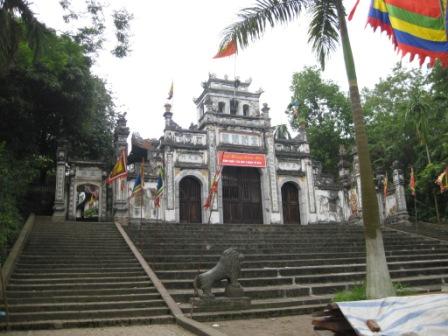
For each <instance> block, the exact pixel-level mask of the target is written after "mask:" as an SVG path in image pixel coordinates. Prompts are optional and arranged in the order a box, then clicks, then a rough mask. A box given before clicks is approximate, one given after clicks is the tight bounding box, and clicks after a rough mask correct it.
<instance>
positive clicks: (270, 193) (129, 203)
mask: <svg viewBox="0 0 448 336" xmlns="http://www.w3.org/2000/svg"><path fill="white" fill-rule="evenodd" d="M250 84H251V83H250V81H240V80H228V79H220V78H216V77H215V76H213V75H209V78H208V80H207V81H205V82H203V83H202V93H201V94H200V95H199V97H198V98H196V99H195V100H194V102H195V104H196V112H197V123H192V124H191V125H190V127H189V128H188V129H186V128H182V127H180V126H179V125H178V124H176V122H175V121H174V120H175V109H174V108H173V106H171V104H170V103H167V104H166V105H165V106H164V108H165V110H164V112H163V118H164V119H165V129H164V131H163V135H162V136H161V137H160V138H148V139H144V138H142V137H141V136H140V135H138V134H136V133H134V134H132V136H131V146H130V148H128V137H129V134H130V131H129V129H128V128H127V126H126V119H125V117H124V116H121V117H120V118H119V120H118V123H117V128H116V131H115V149H116V154H117V156H118V155H119V153H120V152H121V151H122V150H125V152H126V153H127V154H128V156H127V159H128V160H127V164H128V177H127V179H122V180H117V181H115V182H114V183H113V184H112V186H111V187H109V188H106V187H105V186H104V183H103V182H104V179H105V178H106V176H107V173H106V172H105V171H104V169H102V168H101V167H102V166H101V165H100V164H98V163H96V164H91V165H89V164H88V163H81V162H71V161H70V160H69V159H68V158H67V154H66V153H65V152H64V149H63V147H62V146H61V147H60V149H59V154H58V157H60V158H61V160H58V168H57V169H58V170H57V171H58V176H59V175H61V176H62V174H64V176H63V177H57V182H59V183H57V185H56V196H57V199H56V201H55V216H59V217H66V218H70V219H75V218H79V216H80V215H81V214H80V209H79V204H80V202H81V200H80V199H79V196H80V193H82V192H87V194H88V195H89V196H90V198H89V202H90V205H92V206H93V205H94V204H95V203H94V202H97V205H98V211H97V215H98V219H99V220H103V219H106V218H111V217H114V218H115V219H116V220H122V221H129V220H130V221H138V220H143V221H157V222H176V223H208V222H210V223H213V224H218V223H219V224H222V223H223V224H226V223H254V224H261V223H263V224H296V225H298V224H301V225H307V224H313V223H319V222H349V221H355V222H356V221H359V219H360V218H361V199H360V197H361V196H360V195H361V193H360V179H359V168H358V165H357V157H356V155H355V154H353V153H348V152H346V151H345V150H344V149H341V151H340V153H339V154H340V162H339V176H329V175H326V174H324V173H322V171H321V168H320V165H319V163H318V162H315V161H313V160H312V155H311V153H310V147H309V144H308V141H307V136H306V128H305V127H301V128H299V130H298V134H297V135H296V136H295V137H294V138H281V137H280V136H279V134H276V132H275V128H274V127H272V125H271V120H270V115H269V113H270V109H269V107H268V105H267V104H263V105H262V106H260V95H261V94H262V91H261V90H258V91H255V92H254V91H251V90H250ZM161 114H162V113H161ZM141 165H144V167H143V169H141V168H142V167H141ZM65 166H69V167H71V168H70V169H69V172H68V173H67V171H66V170H65V169H64V168H63V167H65ZM73 166H74V167H75V169H73V168H72V167H73ZM161 168H163V172H164V173H163V177H162V181H163V188H164V191H163V193H162V196H161V198H160V205H159V206H158V207H157V206H156V205H155V202H154V198H155V195H156V190H157V181H158V179H160V178H159V175H161V174H160V172H161ZM142 170H143V171H144V192H143V193H142V194H141V195H140V196H138V197H137V196H136V197H131V195H132V189H133V187H134V183H135V179H136V176H137V174H138V172H141V171H142ZM217 172H220V174H219V175H218V176H219V177H220V178H219V180H218V184H217V192H216V197H213V199H212V202H211V204H210V206H209V207H204V204H205V203H206V202H207V197H208V195H209V190H210V186H211V184H212V181H213V179H214V178H215V175H216V174H217ZM59 173H60V174H59ZM89 174H90V175H91V176H92V179H91V180H89V178H88V177H89ZM102 181H103V182H102ZM377 181H378V183H377V184H378V202H379V205H380V212H381V216H382V220H386V219H388V220H392V219H393V218H395V219H397V218H399V219H403V218H406V217H407V211H406V202H405V198H404V186H403V177H402V175H401V173H400V170H399V169H398V168H396V169H395V170H394V175H393V183H389V184H390V186H389V189H388V192H387V193H383V189H382V183H383V182H382V181H383V179H382V176H378V177H377ZM159 184H160V182H159ZM95 186H96V187H97V188H95ZM92 195H94V196H93V198H92ZM81 196H82V194H81ZM106 199H107V200H106ZM92 200H93V202H92ZM85 202H86V201H85ZM87 210H88V209H87ZM85 211H86V210H84V214H85ZM90 212H93V210H92V211H90Z"/></svg>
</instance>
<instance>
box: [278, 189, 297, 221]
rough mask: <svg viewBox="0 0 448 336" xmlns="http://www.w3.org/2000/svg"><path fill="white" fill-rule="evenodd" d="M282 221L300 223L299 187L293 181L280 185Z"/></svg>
mask: <svg viewBox="0 0 448 336" xmlns="http://www.w3.org/2000/svg"><path fill="white" fill-rule="evenodd" d="M282 206H283V223H284V224H300V205H299V188H298V187H297V185H296V184H295V183H293V182H286V183H284V184H283V185H282Z"/></svg>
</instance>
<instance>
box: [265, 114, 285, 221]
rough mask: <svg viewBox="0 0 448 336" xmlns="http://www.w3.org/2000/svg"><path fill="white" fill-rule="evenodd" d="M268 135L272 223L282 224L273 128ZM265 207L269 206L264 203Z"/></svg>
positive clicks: (268, 169) (266, 134)
mask: <svg viewBox="0 0 448 336" xmlns="http://www.w3.org/2000/svg"><path fill="white" fill-rule="evenodd" d="M263 113H264V112H263ZM265 137H266V149H267V167H266V168H267V171H268V172H269V174H268V178H269V185H270V196H271V197H270V199H271V204H270V205H271V207H270V208H271V216H270V217H271V218H270V222H271V224H280V223H281V215H280V205H279V197H278V194H279V193H278V183H277V169H276V163H275V148H274V134H273V132H272V130H270V131H269V132H266V133H265ZM263 207H264V208H267V207H266V206H265V205H264V204H263Z"/></svg>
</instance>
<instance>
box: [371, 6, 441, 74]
mask: <svg viewBox="0 0 448 336" xmlns="http://www.w3.org/2000/svg"><path fill="white" fill-rule="evenodd" d="M446 2H447V1H446V0H425V1H422V0H420V1H417V0H372V2H371V6H370V11H369V16H368V19H367V23H368V24H369V25H370V26H372V28H373V29H374V30H376V29H377V28H380V30H381V31H385V32H386V33H387V35H388V36H389V37H390V38H391V40H392V43H393V44H394V45H395V47H396V49H397V50H398V51H401V53H402V55H403V56H405V55H406V54H410V59H411V61H412V60H413V59H414V58H415V57H416V56H417V57H418V58H419V59H420V65H422V64H423V62H424V61H425V59H426V58H427V57H428V58H429V65H430V66H433V65H434V62H435V61H436V59H438V60H440V62H441V63H442V65H443V66H444V67H447V66H448V39H447V29H446Z"/></svg>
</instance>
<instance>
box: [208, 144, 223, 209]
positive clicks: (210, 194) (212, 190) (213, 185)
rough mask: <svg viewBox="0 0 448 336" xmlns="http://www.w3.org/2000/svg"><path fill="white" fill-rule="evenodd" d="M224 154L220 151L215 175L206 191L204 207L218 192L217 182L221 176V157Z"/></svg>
mask: <svg viewBox="0 0 448 336" xmlns="http://www.w3.org/2000/svg"><path fill="white" fill-rule="evenodd" d="M223 155H224V152H222V153H221V158H220V160H219V161H218V168H217V169H216V171H215V175H214V176H213V179H212V182H211V184H210V190H209V191H208V196H207V199H206V200H205V203H204V208H206V209H208V208H210V207H211V206H212V202H213V196H214V195H215V194H216V193H217V192H218V182H219V179H220V178H221V172H222V164H221V163H222V157H223Z"/></svg>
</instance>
